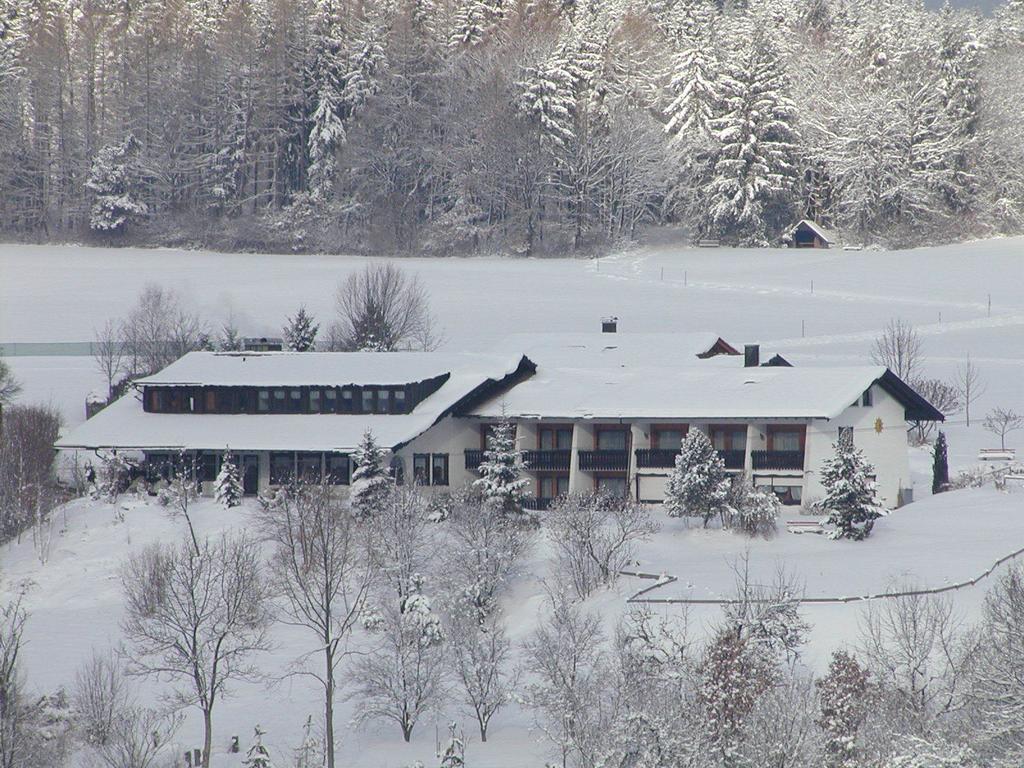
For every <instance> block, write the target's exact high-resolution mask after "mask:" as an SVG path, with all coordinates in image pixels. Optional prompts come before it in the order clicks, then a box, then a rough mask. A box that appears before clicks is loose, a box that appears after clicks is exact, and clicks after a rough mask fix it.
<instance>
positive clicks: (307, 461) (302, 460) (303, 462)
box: [296, 453, 323, 483]
mask: <svg viewBox="0 0 1024 768" xmlns="http://www.w3.org/2000/svg"><path fill="white" fill-rule="evenodd" d="M322 464H323V454H322V453H300V454H298V458H297V461H296V466H297V469H298V474H299V480H301V481H302V482H304V483H319V482H320V476H321V465H322Z"/></svg>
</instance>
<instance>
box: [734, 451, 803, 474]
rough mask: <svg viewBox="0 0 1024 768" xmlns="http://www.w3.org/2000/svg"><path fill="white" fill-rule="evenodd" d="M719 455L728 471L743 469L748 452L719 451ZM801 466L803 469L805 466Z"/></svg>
mask: <svg viewBox="0 0 1024 768" xmlns="http://www.w3.org/2000/svg"><path fill="white" fill-rule="evenodd" d="M755 453H756V451H755ZM718 455H719V456H721V457H722V461H724V462H725V468H726V469H743V464H744V462H745V461H746V458H747V452H746V451H744V450H737V451H719V452H718ZM800 466H801V468H802V467H803V464H801V465H800Z"/></svg>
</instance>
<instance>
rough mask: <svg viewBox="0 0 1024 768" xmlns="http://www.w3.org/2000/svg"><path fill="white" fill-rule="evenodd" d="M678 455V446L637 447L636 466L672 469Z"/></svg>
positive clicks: (640, 467)
mask: <svg viewBox="0 0 1024 768" xmlns="http://www.w3.org/2000/svg"><path fill="white" fill-rule="evenodd" d="M678 455H679V449H678V448H637V449H636V466H637V468H638V469H671V468H672V467H674V466H675V465H676V456H678Z"/></svg>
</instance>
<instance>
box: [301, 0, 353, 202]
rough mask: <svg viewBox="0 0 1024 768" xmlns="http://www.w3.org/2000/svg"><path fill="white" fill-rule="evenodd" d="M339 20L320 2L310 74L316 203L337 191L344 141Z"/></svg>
mask: <svg viewBox="0 0 1024 768" xmlns="http://www.w3.org/2000/svg"><path fill="white" fill-rule="evenodd" d="M336 27H337V21H336V19H335V14H334V13H333V8H332V6H331V4H329V3H321V4H319V7H318V8H317V10H316V12H315V20H314V24H313V28H314V30H313V49H314V50H313V54H312V58H313V63H312V66H311V70H312V71H311V73H310V77H311V79H312V81H313V82H314V83H315V84H316V85H315V88H316V91H315V95H314V103H315V105H316V106H315V108H314V109H313V114H312V116H311V117H310V122H311V125H310V129H309V139H308V141H307V142H306V149H307V151H308V153H309V168H308V170H307V174H308V178H309V185H308V189H309V194H310V197H311V198H312V199H313V200H314V201H315V202H317V203H325V202H328V201H329V200H330V199H331V197H332V196H333V193H334V173H335V154H336V153H337V151H338V148H339V147H340V146H341V145H342V144H344V143H345V127H344V124H343V123H342V120H341V106H342V96H341V94H342V90H343V89H344V82H343V76H344V69H345V66H344V64H343V56H342V53H341V51H342V45H341V41H340V40H339V39H338V35H337V32H336Z"/></svg>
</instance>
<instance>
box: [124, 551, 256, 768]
mask: <svg viewBox="0 0 1024 768" xmlns="http://www.w3.org/2000/svg"><path fill="white" fill-rule="evenodd" d="M121 584H122V586H123V589H124V593H125V618H124V620H123V622H122V630H123V632H124V634H125V637H126V638H127V639H128V641H129V642H130V644H131V647H132V656H131V663H130V665H129V668H128V669H129V672H132V673H135V674H147V675H154V676H162V677H164V678H166V679H170V680H172V681H174V682H176V683H178V687H177V689H176V690H175V691H174V693H173V695H172V696H171V701H172V702H174V703H175V704H177V705H178V706H192V705H194V706H197V707H199V709H200V710H201V711H202V713H203V734H204V735H203V760H202V766H203V768H209V766H210V750H211V748H212V746H213V712H214V705H215V704H216V702H217V700H218V699H219V698H222V697H223V696H224V695H225V694H226V692H227V688H228V686H229V684H230V683H232V682H235V681H238V680H251V679H255V678H256V677H257V669H256V668H255V667H254V666H253V665H252V662H251V656H252V655H253V654H254V653H257V652H259V651H265V650H267V649H268V647H269V645H268V641H267V627H268V625H269V622H270V615H269V613H268V609H267V599H268V590H267V588H266V585H265V581H264V575H263V571H262V568H261V566H260V555H259V548H258V546H257V545H256V544H255V542H253V541H252V540H250V539H247V538H244V537H239V538H229V537H227V536H222V537H220V538H219V539H216V540H213V541H211V540H209V539H207V540H206V541H204V542H203V544H202V546H201V547H200V550H199V551H198V552H197V551H196V550H195V548H194V547H193V545H192V542H191V541H189V542H184V543H182V544H180V545H177V546H175V545H170V544H164V545H161V544H156V545H153V546H151V547H149V548H147V549H146V550H144V551H143V552H141V553H140V554H138V555H135V556H133V557H131V558H130V559H129V560H128V562H127V563H126V564H125V566H124V568H123V570H122V574H121Z"/></svg>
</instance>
